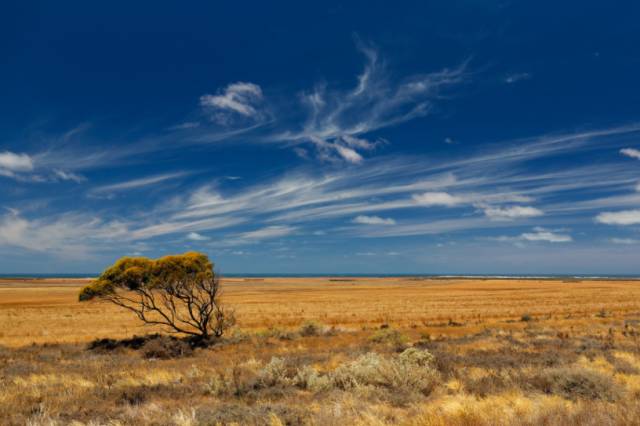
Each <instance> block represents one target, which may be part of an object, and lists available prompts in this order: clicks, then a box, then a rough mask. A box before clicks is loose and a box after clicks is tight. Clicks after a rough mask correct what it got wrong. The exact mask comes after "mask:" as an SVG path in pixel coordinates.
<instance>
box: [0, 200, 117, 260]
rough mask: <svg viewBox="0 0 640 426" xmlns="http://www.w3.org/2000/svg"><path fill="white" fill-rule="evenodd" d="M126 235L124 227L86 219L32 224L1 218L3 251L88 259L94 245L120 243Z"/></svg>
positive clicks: (11, 216)
mask: <svg viewBox="0 0 640 426" xmlns="http://www.w3.org/2000/svg"><path fill="white" fill-rule="evenodd" d="M127 232H128V231H127V227H126V225H124V224H123V223H120V222H117V221H112V222H105V221H103V220H101V219H99V218H95V217H88V216H83V215H72V214H67V215H62V216H58V217H53V218H52V217H48V218H46V219H36V220H29V219H26V218H24V217H22V216H20V215H19V213H18V212H16V211H13V212H11V213H10V214H8V215H5V216H3V217H0V247H2V246H5V247H18V248H22V249H26V250H30V251H34V252H51V253H52V254H56V255H60V256H67V255H68V256H70V257H75V258H79V257H86V256H87V255H88V254H89V252H90V251H91V249H92V247H91V243H92V242H96V241H98V240H99V241H103V242H104V241H109V240H113V239H119V238H122V237H124V236H125V235H126V234H127Z"/></svg>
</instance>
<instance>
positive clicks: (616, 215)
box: [596, 210, 640, 226]
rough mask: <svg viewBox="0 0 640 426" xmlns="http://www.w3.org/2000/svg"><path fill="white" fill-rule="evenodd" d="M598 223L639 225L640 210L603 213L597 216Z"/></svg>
mask: <svg viewBox="0 0 640 426" xmlns="http://www.w3.org/2000/svg"><path fill="white" fill-rule="evenodd" d="M596 222H598V223H603V224H605V225H623V226H624V225H639V224H640V210H622V211H617V212H603V213H600V214H599V215H597V216H596Z"/></svg>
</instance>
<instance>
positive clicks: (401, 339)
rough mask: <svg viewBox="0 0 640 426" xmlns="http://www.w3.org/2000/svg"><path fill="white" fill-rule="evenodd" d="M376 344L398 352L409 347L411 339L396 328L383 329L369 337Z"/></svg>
mask: <svg viewBox="0 0 640 426" xmlns="http://www.w3.org/2000/svg"><path fill="white" fill-rule="evenodd" d="M369 340H371V341H372V342H374V343H380V344H386V345H389V346H392V347H394V348H395V349H397V350H402V349H405V348H406V347H407V344H408V342H409V338H408V337H407V336H405V335H404V334H402V333H400V332H399V331H398V330H396V329H394V328H381V329H380V330H378V331H376V332H375V333H373V335H371V337H369Z"/></svg>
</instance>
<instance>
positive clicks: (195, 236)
mask: <svg viewBox="0 0 640 426" xmlns="http://www.w3.org/2000/svg"><path fill="white" fill-rule="evenodd" d="M187 239H188V240H191V241H206V240H208V239H209V237H205V236H204V235H202V234H198V233H197V232H189V233H188V234H187Z"/></svg>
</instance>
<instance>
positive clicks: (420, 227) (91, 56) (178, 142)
mask: <svg viewBox="0 0 640 426" xmlns="http://www.w3.org/2000/svg"><path fill="white" fill-rule="evenodd" d="M16 3H17V4H14V5H3V8H2V13H0V58H2V59H1V60H2V62H1V64H0V65H1V66H0V99H1V102H0V117H1V118H0V206H1V207H2V211H0V273H16V272H27V273H29V272H33V273H35V272H39V273H46V272H94V271H99V270H101V269H103V268H104V267H105V266H107V265H108V264H109V263H111V262H113V261H114V260H115V259H116V258H118V257H119V256H122V255H126V254H129V255H145V256H152V257H156V256H160V255H164V254H168V253H175V252H182V251H186V250H200V251H204V252H206V253H208V254H209V255H210V256H211V257H212V258H213V260H214V261H215V262H216V264H217V265H218V267H219V268H220V269H221V270H222V272H225V271H226V272H234V273H242V272H245V273H258V272H268V273H277V272H283V273H303V272H306V273H348V272H352V273H512V274H518V273H523V274H524V273H528V274H531V273H534V274H535V273H540V274H548V273H583V274H592V273H593V274H599V273H602V274H605V273H606V274H612V273H616V274H640V267H639V266H638V265H640V251H639V249H640V112H639V111H638V106H639V105H640V86H639V85H638V83H637V78H638V75H640V51H639V50H638V46H639V45H640V30H638V24H637V23H638V20H639V19H640V4H638V3H637V2H631V1H628V2H625V1H621V2H615V5H614V4H611V3H605V2H526V3H525V2H509V1H500V2H487V1H449V2H425V1H420V2H401V3H399V4H394V5H393V6H392V5H391V4H390V3H389V2H377V1H367V2H343V3H337V2H317V3H315V4H314V5H310V4H307V3H309V2H233V3H232V2H210V1H207V2H205V1H192V2H188V3H185V2H118V1H114V2H103V3H96V2H79V1H78V2H73V1H69V2H62V3H60V2H57V3H53V2H29V1H25V2H19V3H18V2H16Z"/></svg>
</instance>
